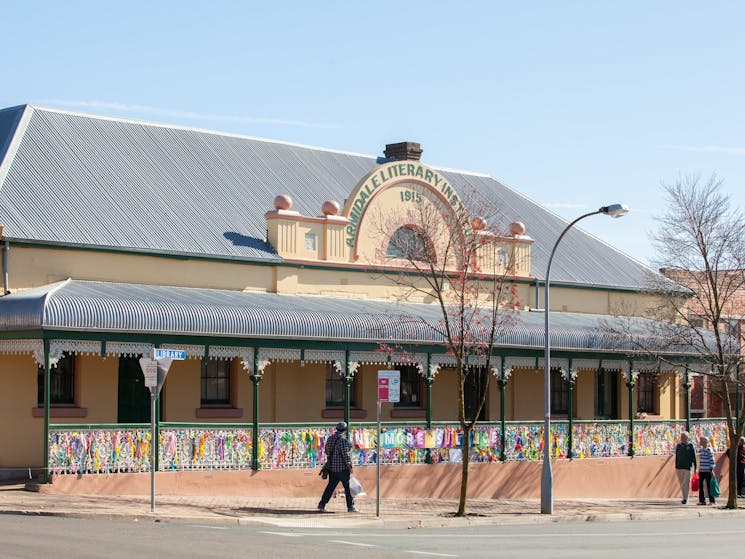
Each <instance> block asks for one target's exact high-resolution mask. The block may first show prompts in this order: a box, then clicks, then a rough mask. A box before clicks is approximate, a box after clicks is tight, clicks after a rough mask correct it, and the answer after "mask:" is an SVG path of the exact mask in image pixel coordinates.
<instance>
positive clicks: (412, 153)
mask: <svg viewBox="0 0 745 559" xmlns="http://www.w3.org/2000/svg"><path fill="white" fill-rule="evenodd" d="M383 153H384V154H385V157H386V159H392V160H394V161H406V160H409V161H419V158H420V157H422V148H421V146H420V145H419V144H417V143H416V142H399V143H397V144H386V146H385V151H384V152H383Z"/></svg>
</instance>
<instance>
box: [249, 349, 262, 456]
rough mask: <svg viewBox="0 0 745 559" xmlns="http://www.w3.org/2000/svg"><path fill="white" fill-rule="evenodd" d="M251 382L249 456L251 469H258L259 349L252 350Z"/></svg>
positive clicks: (260, 376) (260, 377)
mask: <svg viewBox="0 0 745 559" xmlns="http://www.w3.org/2000/svg"><path fill="white" fill-rule="evenodd" d="M250 378H251V382H252V383H253V396H254V405H253V408H254V410H253V432H252V433H251V444H252V445H253V453H252V456H251V469H252V470H258V469H259V383H260V382H261V379H262V375H261V373H260V372H259V348H258V347H255V348H254V366H253V373H252V374H251V377H250Z"/></svg>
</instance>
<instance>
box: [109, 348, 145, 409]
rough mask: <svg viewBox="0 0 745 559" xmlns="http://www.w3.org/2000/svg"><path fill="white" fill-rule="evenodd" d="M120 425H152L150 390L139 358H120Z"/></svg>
mask: <svg viewBox="0 0 745 559" xmlns="http://www.w3.org/2000/svg"><path fill="white" fill-rule="evenodd" d="M118 393H119V398H118V402H119V404H118V410H117V422H118V423H150V389H149V388H147V387H146V386H145V377H144V376H143V375H142V369H141V368H140V358H139V357H125V356H121V357H119V390H118Z"/></svg>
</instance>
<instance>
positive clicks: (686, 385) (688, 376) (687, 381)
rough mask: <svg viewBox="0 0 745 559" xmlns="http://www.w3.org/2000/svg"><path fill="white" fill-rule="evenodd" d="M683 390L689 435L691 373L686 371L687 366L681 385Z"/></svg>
mask: <svg viewBox="0 0 745 559" xmlns="http://www.w3.org/2000/svg"><path fill="white" fill-rule="evenodd" d="M683 388H685V393H686V403H685V410H686V431H688V432H689V433H690V432H691V371H690V370H688V366H687V365H686V376H685V382H684V383H683Z"/></svg>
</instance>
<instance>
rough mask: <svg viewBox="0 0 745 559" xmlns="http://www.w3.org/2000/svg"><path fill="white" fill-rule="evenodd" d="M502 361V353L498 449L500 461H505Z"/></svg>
mask: <svg viewBox="0 0 745 559" xmlns="http://www.w3.org/2000/svg"><path fill="white" fill-rule="evenodd" d="M504 362H505V358H504V355H502V366H501V367H500V368H499V380H498V381H497V382H498V383H499V423H500V425H501V427H500V430H501V433H500V434H499V436H500V441H499V445H500V447H501V448H500V449H499V459H500V460H501V461H502V462H505V461H506V460H507V452H506V451H505V445H506V444H507V433H506V432H505V430H506V426H505V411H504V389H505V386H507V377H506V376H505V371H504Z"/></svg>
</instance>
